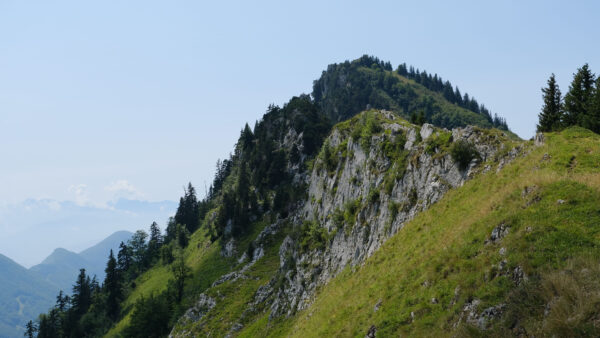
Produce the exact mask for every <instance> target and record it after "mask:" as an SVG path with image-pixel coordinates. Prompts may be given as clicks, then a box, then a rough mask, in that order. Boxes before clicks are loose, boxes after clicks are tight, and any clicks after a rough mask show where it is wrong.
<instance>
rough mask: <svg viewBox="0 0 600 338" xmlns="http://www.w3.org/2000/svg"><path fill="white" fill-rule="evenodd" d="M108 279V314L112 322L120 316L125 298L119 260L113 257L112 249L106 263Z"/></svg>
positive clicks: (105, 284) (106, 281) (105, 282)
mask: <svg viewBox="0 0 600 338" xmlns="http://www.w3.org/2000/svg"><path fill="white" fill-rule="evenodd" d="M104 272H106V277H105V278H104V289H105V291H106V314H107V315H108V317H109V318H110V319H112V320H116V319H117V318H118V316H119V311H120V304H121V298H122V296H123V294H122V289H121V275H120V274H119V270H118V269H117V260H116V259H115V256H114V255H113V251H112V249H111V250H110V255H109V256H108V262H107V263H106V269H105V270H104Z"/></svg>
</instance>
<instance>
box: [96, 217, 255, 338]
mask: <svg viewBox="0 0 600 338" xmlns="http://www.w3.org/2000/svg"><path fill="white" fill-rule="evenodd" d="M265 225H266V220H265V221H260V222H256V223H254V224H253V225H252V227H251V230H250V231H249V233H248V234H246V235H244V236H242V237H241V238H240V239H239V240H238V242H237V244H236V246H237V248H238V257H239V256H240V255H242V253H243V252H244V251H245V250H247V248H248V246H249V245H250V242H251V241H252V240H254V239H255V238H256V236H257V235H258V234H259V233H260V231H262V229H263V228H264V226H265ZM220 251H221V243H220V242H219V241H216V242H213V243H211V242H210V235H209V234H208V232H207V231H206V229H204V228H201V229H199V230H198V231H196V232H194V234H192V236H191V238H190V242H189V244H188V246H187V247H186V249H185V250H184V257H185V262H186V265H187V266H188V267H190V269H191V271H192V272H191V277H190V279H189V280H188V281H187V282H186V285H185V292H184V297H183V298H184V302H183V303H182V304H181V305H180V310H181V311H183V310H185V309H187V308H189V307H190V306H192V305H193V303H194V302H195V300H196V299H197V297H198V295H200V294H201V293H202V292H204V291H205V290H206V289H208V288H209V287H210V286H211V285H212V283H213V282H214V281H215V280H217V279H218V278H219V277H221V276H222V275H224V274H226V273H228V272H230V271H232V270H233V269H235V268H239V267H240V266H239V264H238V263H237V261H236V259H237V258H238V257H232V258H224V257H222V256H221V254H220ZM172 278H173V274H172V272H171V267H170V265H155V266H154V267H153V268H151V269H150V270H148V271H146V272H144V273H143V274H142V275H140V276H139V277H138V278H137V279H136V281H135V283H136V288H135V289H133V290H132V291H131V293H130V294H129V295H128V297H127V298H126V299H125V301H123V303H122V308H123V313H124V316H123V318H122V319H121V320H120V321H119V322H118V323H117V324H115V326H114V327H113V328H111V330H110V331H109V332H108V333H107V334H106V337H119V336H121V334H122V332H123V330H124V329H125V328H126V327H127V325H129V321H130V315H131V310H132V309H133V305H134V304H135V302H136V301H137V300H138V299H139V298H140V297H142V296H144V297H147V296H149V295H150V294H153V293H154V294H158V293H160V292H162V291H164V290H165V289H166V288H167V283H168V281H169V279H172Z"/></svg>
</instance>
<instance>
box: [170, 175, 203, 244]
mask: <svg viewBox="0 0 600 338" xmlns="http://www.w3.org/2000/svg"><path fill="white" fill-rule="evenodd" d="M175 223H176V224H182V225H185V227H186V228H187V229H188V231H189V232H190V233H192V232H194V231H195V230H196V228H197V227H198V225H199V224H200V216H199V213H198V199H197V198H196V189H195V188H194V187H193V186H192V183H191V182H190V183H189V184H188V186H187V189H184V196H183V197H182V198H180V199H179V206H178V207H177V212H176V213H175Z"/></svg>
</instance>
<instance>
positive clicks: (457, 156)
mask: <svg viewBox="0 0 600 338" xmlns="http://www.w3.org/2000/svg"><path fill="white" fill-rule="evenodd" d="M450 154H451V155H452V159H453V160H454V162H457V163H458V166H459V168H460V169H461V170H465V169H466V168H467V167H468V166H469V163H471V161H472V160H473V159H474V158H479V153H478V152H477V149H475V146H474V145H473V144H472V143H469V142H467V141H465V140H458V141H457V142H455V143H454V144H453V145H452V147H451V148H450Z"/></svg>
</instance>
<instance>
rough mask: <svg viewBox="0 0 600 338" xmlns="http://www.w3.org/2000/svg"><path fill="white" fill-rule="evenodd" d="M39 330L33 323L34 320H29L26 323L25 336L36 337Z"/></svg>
mask: <svg viewBox="0 0 600 338" xmlns="http://www.w3.org/2000/svg"><path fill="white" fill-rule="evenodd" d="M36 332H37V327H36V326H35V324H33V321H31V320H30V321H28V322H27V324H25V334H24V336H25V337H28V338H33V337H35V333H36Z"/></svg>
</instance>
